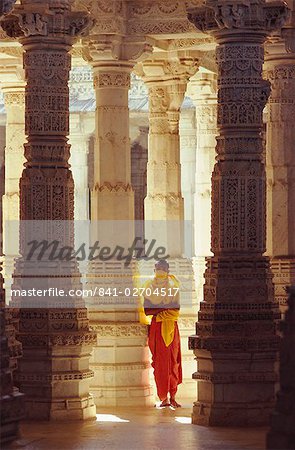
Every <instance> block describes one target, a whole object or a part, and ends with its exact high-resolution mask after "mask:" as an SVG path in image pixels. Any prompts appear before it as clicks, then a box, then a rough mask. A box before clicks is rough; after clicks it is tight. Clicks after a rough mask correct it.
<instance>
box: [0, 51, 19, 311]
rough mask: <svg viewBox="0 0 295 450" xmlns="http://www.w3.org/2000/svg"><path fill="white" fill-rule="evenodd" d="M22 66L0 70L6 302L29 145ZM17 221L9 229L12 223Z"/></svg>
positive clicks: (9, 63)
mask: <svg viewBox="0 0 295 450" xmlns="http://www.w3.org/2000/svg"><path fill="white" fill-rule="evenodd" d="M23 79H24V74H23V69H22V68H21V66H20V65H15V66H12V65H11V62H9V60H8V61H7V63H6V64H5V63H4V64H3V66H2V67H1V69H0V80H1V84H0V86H1V88H2V91H3V93H4V102H5V110H6V146H5V194H4V196H3V200H2V201H3V235H4V237H3V251H4V254H5V261H4V264H5V266H4V273H5V285H6V300H7V302H8V301H9V300H10V287H11V276H12V272H13V264H14V259H15V258H16V256H17V255H18V240H17V239H15V232H17V231H18V227H16V226H15V222H17V221H19V211H20V204H19V180H20V177H21V174H22V171H23V164H24V162H25V158H24V142H25V82H24V81H23ZM10 221H12V222H14V224H13V226H9V222H10Z"/></svg>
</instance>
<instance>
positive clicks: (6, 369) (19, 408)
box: [0, 0, 24, 445]
mask: <svg viewBox="0 0 295 450" xmlns="http://www.w3.org/2000/svg"><path fill="white" fill-rule="evenodd" d="M14 3H15V1H14V0H5V1H3V0H0V19H2V18H3V16H4V15H5V14H8V13H9V12H10V11H11V9H12V8H13V6H14ZM2 130H3V127H2V126H1V131H2ZM2 144H3V142H1V151H2ZM3 195H4V151H3V153H2V154H1V157H0V346H1V352H0V358H1V360H0V385H1V389H0V403H1V414H0V440H1V444H2V445H5V444H7V443H10V442H12V441H14V440H16V439H17V438H18V436H19V421H20V420H21V419H22V416H23V410H24V404H23V395H22V394H20V393H19V392H18V389H16V388H15V387H14V380H13V369H14V368H15V367H12V364H11V362H12V361H11V358H10V356H11V348H10V342H9V341H11V337H12V334H14V333H10V331H11V330H9V327H10V325H11V324H10V323H9V322H10V318H9V315H8V314H7V310H6V305H5V291H4V288H3V276H2V256H3V246H2V244H3V209H2V197H3ZM16 350H17V349H16V348H15V349H14V355H13V356H14V357H17V356H20V355H21V351H20V349H18V351H16Z"/></svg>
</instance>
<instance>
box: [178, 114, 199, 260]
mask: <svg viewBox="0 0 295 450" xmlns="http://www.w3.org/2000/svg"><path fill="white" fill-rule="evenodd" d="M179 135H180V164H181V193H182V195H183V199H184V220H185V221H188V222H189V223H190V226H189V228H188V233H184V248H185V249H186V248H188V249H189V250H190V252H191V254H192V255H194V248H195V243H194V219H195V217H194V216H195V208H194V193H195V183H196V181H195V177H196V146H197V132H196V116H195V111H194V108H187V109H182V110H181V113H180V128H179Z"/></svg>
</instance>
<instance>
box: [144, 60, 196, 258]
mask: <svg viewBox="0 0 295 450" xmlns="http://www.w3.org/2000/svg"><path fill="white" fill-rule="evenodd" d="M196 70H197V60H196V59H195V58H193V57H188V56H186V55H185V54H184V55H179V56H178V57H177V58H169V55H168V56H167V58H166V59H159V58H156V57H154V58H153V59H151V60H146V61H145V62H144V63H143V64H141V66H140V67H138V70H137V72H138V74H139V75H140V76H141V77H142V78H143V80H144V81H145V83H146V85H147V87H148V89H149V122H150V128H149V149H148V166H147V197H146V199H145V218H146V220H148V221H170V223H172V222H174V223H176V222H179V223H181V222H183V220H184V203H183V197H182V194H181V167H180V135H179V121H180V108H181V105H182V103H183V100H184V95H185V92H186V89H187V82H188V80H189V78H190V77H191V76H192V75H194V74H195V72H196ZM175 234H177V237H176V235H175ZM164 244H166V245H164V246H165V247H166V248H167V249H168V252H169V255H170V256H171V257H179V256H180V255H181V254H182V253H183V235H182V229H181V227H179V229H178V230H177V231H175V233H173V236H171V235H167V242H164Z"/></svg>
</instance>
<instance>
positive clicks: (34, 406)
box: [26, 395, 96, 421]
mask: <svg viewBox="0 0 295 450" xmlns="http://www.w3.org/2000/svg"><path fill="white" fill-rule="evenodd" d="M95 418H96V406H95V404H94V400H93V396H92V395H89V396H86V397H82V398H81V397H72V398H71V399H69V398H59V399H48V400H46V399H44V398H41V397H40V398H36V397H34V398H30V397H28V396H27V397H26V419H28V420H60V421H63V420H95Z"/></svg>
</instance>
